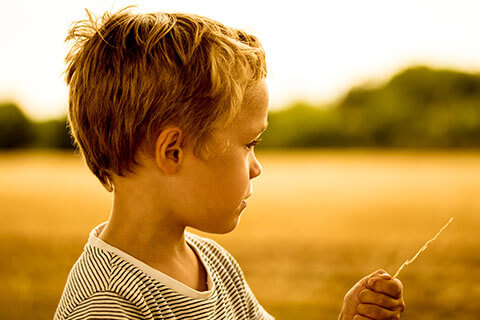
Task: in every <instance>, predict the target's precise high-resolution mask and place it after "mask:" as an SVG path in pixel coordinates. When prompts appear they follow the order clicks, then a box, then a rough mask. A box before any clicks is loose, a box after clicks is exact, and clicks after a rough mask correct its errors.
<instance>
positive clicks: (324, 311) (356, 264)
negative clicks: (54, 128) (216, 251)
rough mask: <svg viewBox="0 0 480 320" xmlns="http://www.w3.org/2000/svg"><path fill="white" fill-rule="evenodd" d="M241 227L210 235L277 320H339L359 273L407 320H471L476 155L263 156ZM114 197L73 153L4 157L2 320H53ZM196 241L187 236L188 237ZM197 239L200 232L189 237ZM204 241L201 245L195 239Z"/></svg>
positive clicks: (476, 297)
mask: <svg viewBox="0 0 480 320" xmlns="http://www.w3.org/2000/svg"><path fill="white" fill-rule="evenodd" d="M257 157H258V159H259V160H260V162H261V163H262V166H263V173H262V175H260V176H259V177H257V178H255V179H254V180H253V188H254V194H253V196H252V197H250V198H249V200H248V206H247V208H246V209H245V211H244V212H243V216H242V219H241V222H240V225H239V226H238V228H237V229H236V230H234V231H233V232H232V233H230V234H227V235H209V236H210V237H211V238H213V239H215V240H216V241H218V242H219V243H220V244H222V245H223V246H224V247H226V248H227V249H228V250H229V251H230V252H231V253H232V254H233V255H234V256H235V257H236V258H237V260H238V261H239V263H240V265H241V266H242V268H243V270H244V273H245V275H246V278H247V280H248V282H249V284H250V286H251V287H252V290H253V292H254V293H255V295H256V296H257V298H258V299H259V301H260V302H261V303H262V305H263V306H264V307H265V308H266V309H267V311H269V312H270V313H271V314H272V315H274V316H275V317H276V318H277V319H336V317H337V315H338V313H339V311H340V308H341V304H342V300H343V296H344V294H345V293H346V292H347V291H348V290H349V289H350V287H351V286H353V284H354V283H355V282H356V281H358V280H359V279H360V278H362V277H363V276H365V275H366V274H368V273H370V272H372V271H374V270H376V269H378V268H384V269H386V270H387V271H389V272H390V273H392V274H393V273H394V272H395V271H396V269H397V268H398V267H399V266H400V265H401V264H402V263H403V261H404V260H406V259H407V258H410V257H411V256H412V255H413V254H414V253H415V252H416V251H417V250H418V248H419V247H421V246H422V245H423V243H424V242H425V241H426V240H428V239H430V238H431V237H432V236H433V235H434V234H435V233H436V232H437V231H438V230H439V229H440V228H441V227H442V226H443V225H444V224H445V223H446V222H447V221H448V219H449V218H450V217H451V216H454V217H455V219H454V221H453V223H452V224H451V225H450V226H449V227H448V228H447V229H446V230H445V231H444V232H443V233H442V235H441V236H440V237H439V238H438V240H437V241H435V242H433V243H432V244H431V246H430V247H429V248H428V249H427V251H426V252H424V253H423V254H422V255H421V256H420V257H419V258H418V259H417V261H415V262H414V263H413V264H411V265H409V266H407V267H406V268H405V269H404V270H403V271H402V273H401V274H400V276H399V278H400V279H401V280H402V282H403V284H404V287H405V292H404V296H405V301H406V305H407V308H406V310H405V312H404V315H403V319H422V320H423V319H424V320H428V319H479V314H480V303H479V301H480V153H478V152H413V151H412V152H406V151H371V150H356V151H295V152H293V151H292V152H288V151H281V152H280V151H262V152H257ZM110 206H111V194H110V193H108V192H107V191H105V190H104V189H103V187H102V186H101V185H100V183H99V182H97V180H96V178H95V177H94V176H93V174H91V173H90V172H89V171H88V169H87V167H86V166H85V165H84V164H83V162H82V160H81V159H80V158H79V157H78V156H77V155H73V154H72V153H71V152H63V153H62V152H50V151H48V152H47V151H45V152H42V151H36V152H35V151H23V152H11V153H5V152H4V153H0V218H1V223H0V261H1V262H0V279H1V281H2V285H1V286H0V319H25V318H34V319H51V318H52V317H53V313H54V311H55V308H56V305H57V303H58V300H59V298H60V295H61V293H62V290H63V286H64V284H65V281H66V278H67V275H68V272H69V270H70V268H71V267H72V265H73V263H74V262H75V260H76V259H77V258H78V256H79V255H80V253H81V252H82V250H83V246H84V244H85V242H86V241H87V238H88V234H89V232H90V230H91V229H92V228H93V227H95V226H96V225H97V224H99V223H101V222H102V221H105V220H107V218H108V214H109V212H110ZM194 232H196V231H194ZM197 233H199V234H202V233H200V232H197ZM202 235H205V234H202Z"/></svg>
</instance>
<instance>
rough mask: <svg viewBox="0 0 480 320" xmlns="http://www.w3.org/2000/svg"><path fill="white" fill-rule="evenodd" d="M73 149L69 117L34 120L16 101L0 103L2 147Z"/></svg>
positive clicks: (0, 143) (0, 139)
mask: <svg viewBox="0 0 480 320" xmlns="http://www.w3.org/2000/svg"><path fill="white" fill-rule="evenodd" d="M14 148H56V149H73V148H74V147H73V142H72V141H71V140H70V136H69V132H68V130H67V117H66V116H65V117H63V118H61V119H51V120H47V121H40V122H36V121H32V120H30V119H29V118H28V117H27V116H26V115H25V114H24V113H23V112H22V110H21V109H20V108H19V107H18V106H17V105H16V104H14V103H8V102H7V103H0V149H14Z"/></svg>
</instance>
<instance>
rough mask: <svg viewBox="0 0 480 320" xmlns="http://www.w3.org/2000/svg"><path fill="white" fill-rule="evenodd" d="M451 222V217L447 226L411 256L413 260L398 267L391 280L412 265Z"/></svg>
mask: <svg viewBox="0 0 480 320" xmlns="http://www.w3.org/2000/svg"><path fill="white" fill-rule="evenodd" d="M452 221H453V217H451V218H450V220H449V221H448V222H447V224H446V225H444V226H443V227H442V229H440V231H438V233H437V234H436V235H435V237H433V238H432V239H430V240H428V241H427V243H425V244H424V245H423V247H421V248H420V250H418V252H417V253H416V254H415V255H414V256H413V258H411V259H409V260H407V261H405V262H404V263H403V264H402V265H401V266H400V268H398V270H397V272H396V273H395V275H394V276H393V278H394V279H395V278H396V277H397V276H398V274H399V273H400V271H402V269H403V268H404V267H406V266H408V265H409V264H410V263H412V262H413V261H415V260H416V259H417V257H418V256H419V255H420V253H422V252H423V251H425V250H426V249H427V247H428V245H429V244H430V243H431V242H433V241H435V240H436V239H437V238H438V236H439V235H440V233H442V231H443V230H445V228H446V227H448V225H449V224H450V222H452Z"/></svg>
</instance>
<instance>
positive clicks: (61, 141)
mask: <svg viewBox="0 0 480 320" xmlns="http://www.w3.org/2000/svg"><path fill="white" fill-rule="evenodd" d="M35 132H36V139H35V147H37V148H56V149H73V148H74V147H73V141H72V140H71V138H70V136H69V131H68V127H67V117H66V116H65V117H63V118H61V119H52V120H47V121H44V122H38V123H36V124H35Z"/></svg>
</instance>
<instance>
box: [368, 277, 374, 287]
mask: <svg viewBox="0 0 480 320" xmlns="http://www.w3.org/2000/svg"><path fill="white" fill-rule="evenodd" d="M374 284H375V279H373V278H372V279H369V280H368V286H369V287H373V285H374Z"/></svg>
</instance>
